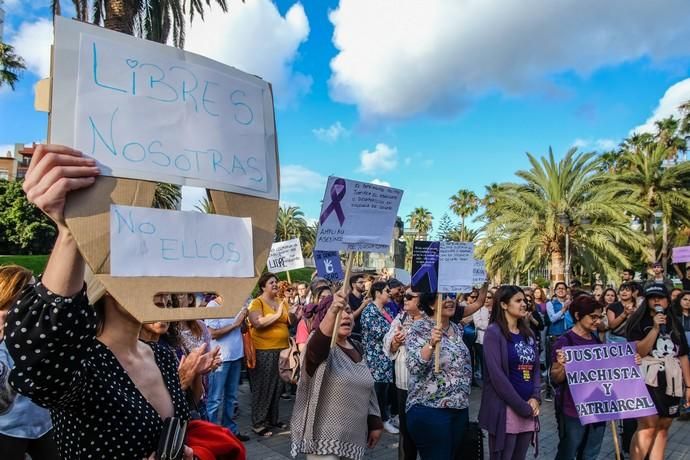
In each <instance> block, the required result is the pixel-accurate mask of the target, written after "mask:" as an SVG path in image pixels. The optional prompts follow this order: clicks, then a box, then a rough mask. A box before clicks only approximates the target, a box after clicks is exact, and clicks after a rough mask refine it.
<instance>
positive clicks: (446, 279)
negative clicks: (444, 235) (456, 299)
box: [438, 241, 475, 292]
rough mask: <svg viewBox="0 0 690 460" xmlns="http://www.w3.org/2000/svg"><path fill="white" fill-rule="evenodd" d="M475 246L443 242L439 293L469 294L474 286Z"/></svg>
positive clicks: (439, 268)
mask: <svg viewBox="0 0 690 460" xmlns="http://www.w3.org/2000/svg"><path fill="white" fill-rule="evenodd" d="M473 256H474V244H473V243H461V242H455V241H441V245H440V247H439V254H438V292H468V291H469V290H471V289H472V285H473V284H474V283H473V281H474V263H475V260H474V257H473Z"/></svg>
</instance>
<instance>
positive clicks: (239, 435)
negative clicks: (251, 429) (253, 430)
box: [235, 433, 251, 442]
mask: <svg viewBox="0 0 690 460" xmlns="http://www.w3.org/2000/svg"><path fill="white" fill-rule="evenodd" d="M235 437H236V438H237V439H239V440H240V441H241V442H247V441H249V439H251V438H250V437H249V436H247V435H246V434H242V433H236V434H235Z"/></svg>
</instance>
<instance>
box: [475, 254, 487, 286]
mask: <svg viewBox="0 0 690 460" xmlns="http://www.w3.org/2000/svg"><path fill="white" fill-rule="evenodd" d="M486 278H487V274H486V265H485V264H484V261H483V260H482V259H474V266H473V267H472V284H473V285H475V286H476V285H477V284H484V282H486Z"/></svg>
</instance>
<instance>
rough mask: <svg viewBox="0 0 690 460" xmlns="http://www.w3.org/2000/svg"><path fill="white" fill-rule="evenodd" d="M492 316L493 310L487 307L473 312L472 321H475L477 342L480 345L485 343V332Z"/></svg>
mask: <svg viewBox="0 0 690 460" xmlns="http://www.w3.org/2000/svg"><path fill="white" fill-rule="evenodd" d="M490 316H491V312H490V311H489V309H488V308H486V307H482V308H480V309H479V310H477V311H475V312H474V313H472V321H474V327H475V329H476V330H477V343H478V344H480V345H484V333H485V332H486V328H487V327H489V317H490Z"/></svg>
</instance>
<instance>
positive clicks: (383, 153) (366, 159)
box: [359, 144, 398, 176]
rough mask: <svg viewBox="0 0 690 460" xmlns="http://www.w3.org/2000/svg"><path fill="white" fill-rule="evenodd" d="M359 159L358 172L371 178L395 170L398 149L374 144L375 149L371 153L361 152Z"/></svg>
mask: <svg viewBox="0 0 690 460" xmlns="http://www.w3.org/2000/svg"><path fill="white" fill-rule="evenodd" d="M359 159H360V167H359V171H360V172H363V173H365V174H371V175H372V176H373V175H375V174H378V173H380V172H385V171H392V170H393V169H395V167H396V166H397V165H398V149H397V148H395V147H389V146H387V145H386V144H376V148H375V149H374V150H373V151H371V152H369V151H367V150H363V151H362V153H360V154H359Z"/></svg>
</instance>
